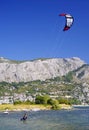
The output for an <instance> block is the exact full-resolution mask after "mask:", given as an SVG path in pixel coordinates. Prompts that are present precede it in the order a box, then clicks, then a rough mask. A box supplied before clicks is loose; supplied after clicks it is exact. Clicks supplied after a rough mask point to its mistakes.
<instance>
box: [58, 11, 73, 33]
mask: <svg viewBox="0 0 89 130" xmlns="http://www.w3.org/2000/svg"><path fill="white" fill-rule="evenodd" d="M59 16H64V17H65V18H66V23H65V27H64V29H63V31H67V30H69V29H70V28H71V26H72V24H73V22H74V18H73V17H72V16H71V15H70V14H59Z"/></svg>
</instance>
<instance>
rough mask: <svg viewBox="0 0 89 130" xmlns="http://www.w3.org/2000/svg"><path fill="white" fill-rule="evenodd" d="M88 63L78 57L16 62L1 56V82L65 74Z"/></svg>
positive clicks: (46, 77)
mask: <svg viewBox="0 0 89 130" xmlns="http://www.w3.org/2000/svg"><path fill="white" fill-rule="evenodd" d="M84 64H86V63H85V62H84V61H82V60H81V59H79V58H77V57H73V58H55V59H54V58H53V59H39V60H34V61H24V62H16V61H11V60H8V59H5V58H3V57H1V58H0V82H1V81H6V82H21V81H24V82H28V81H33V80H45V79H50V78H54V77H57V76H63V75H65V74H66V73H68V72H69V71H72V70H75V69H77V68H79V67H81V66H82V65H84Z"/></svg>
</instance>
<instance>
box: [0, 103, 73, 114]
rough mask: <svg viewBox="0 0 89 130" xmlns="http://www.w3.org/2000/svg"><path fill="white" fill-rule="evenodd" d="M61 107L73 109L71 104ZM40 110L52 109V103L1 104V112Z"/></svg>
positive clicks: (61, 106) (61, 107) (61, 105)
mask: <svg viewBox="0 0 89 130" xmlns="http://www.w3.org/2000/svg"><path fill="white" fill-rule="evenodd" d="M59 107H60V109H59V110H62V109H67V110H69V109H72V107H71V106H70V105H65V104H60V105H59ZM39 110H52V108H51V105H41V104H40V105H24V104H21V105H13V104H0V112H9V111H39Z"/></svg>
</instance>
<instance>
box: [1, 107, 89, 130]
mask: <svg viewBox="0 0 89 130" xmlns="http://www.w3.org/2000/svg"><path fill="white" fill-rule="evenodd" d="M24 113H25V112H24V111H23V112H9V114H5V113H0V130H89V107H79V108H77V107H76V108H74V109H73V110H48V111H28V112H27V115H28V119H27V120H26V121H21V120H20V119H21V118H22V116H23V114H24Z"/></svg>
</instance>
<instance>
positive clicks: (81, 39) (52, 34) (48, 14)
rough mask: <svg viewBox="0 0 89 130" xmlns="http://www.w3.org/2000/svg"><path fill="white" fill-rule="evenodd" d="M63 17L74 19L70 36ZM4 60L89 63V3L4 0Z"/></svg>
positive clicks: (0, 40) (0, 4)
mask: <svg viewBox="0 0 89 130" xmlns="http://www.w3.org/2000/svg"><path fill="white" fill-rule="evenodd" d="M61 13H69V14H71V15H72V16H73V17H74V24H73V26H72V27H71V29H70V30H68V31H66V32H63V27H64V25H65V18H64V17H61V16H58V15H59V14H61ZM0 57H5V58H8V59H13V60H33V59H37V58H71V57H79V58H81V59H82V60H84V61H85V62H86V63H89V0H85V1H84V0H71V1H70V0H0Z"/></svg>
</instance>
